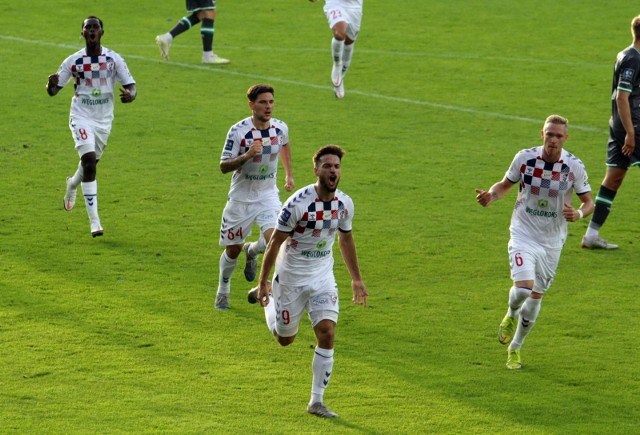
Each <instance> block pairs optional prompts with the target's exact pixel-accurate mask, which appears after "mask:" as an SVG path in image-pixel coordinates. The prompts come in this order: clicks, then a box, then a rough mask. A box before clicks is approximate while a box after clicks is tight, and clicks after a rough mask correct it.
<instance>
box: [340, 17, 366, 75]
mask: <svg viewBox="0 0 640 435" xmlns="http://www.w3.org/2000/svg"><path fill="white" fill-rule="evenodd" d="M346 14H347V22H348V25H347V28H346V34H345V39H344V47H343V49H342V78H343V79H344V76H345V75H346V74H347V70H348V69H349V66H351V58H352V57H353V49H354V47H355V42H356V39H357V38H358V33H359V32H360V23H361V22H362V10H356V9H347V10H346Z"/></svg>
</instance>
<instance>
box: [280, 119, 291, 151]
mask: <svg viewBox="0 0 640 435" xmlns="http://www.w3.org/2000/svg"><path fill="white" fill-rule="evenodd" d="M280 124H281V125H280V128H281V129H282V142H281V143H282V146H285V145H289V127H288V126H287V124H285V123H284V122H281V123H280Z"/></svg>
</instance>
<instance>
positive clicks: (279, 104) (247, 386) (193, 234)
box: [0, 0, 640, 434]
mask: <svg viewBox="0 0 640 435" xmlns="http://www.w3.org/2000/svg"><path fill="white" fill-rule="evenodd" d="M140 3H144V4H145V6H146V3H147V2H140ZM148 3H149V6H146V7H148V8H149V10H148V11H144V10H143V11H141V10H140V9H141V7H140V5H139V4H135V5H132V4H131V2H125V1H123V0H112V1H109V2H98V1H91V2H87V1H84V2H81V1H71V0H59V1H56V2H53V3H52V2H45V1H42V0H37V1H33V2H24V3H19V2H11V3H10V4H6V5H3V12H2V15H1V16H0V24H1V25H0V77H1V79H0V80H1V83H2V90H3V93H2V94H3V100H2V104H0V115H1V117H0V119H1V120H2V121H1V123H2V131H1V134H0V168H1V169H0V174H1V180H2V183H1V184H0V198H1V201H2V203H1V204H2V205H1V207H0V433H366V434H382V433H385V434H387V433H388V434H398V433H404V434H413V433H476V434H485V433H486V434H498V433H527V434H568V433H575V434H578V433H579V434H587V433H592V434H596V433H607V434H610V433H616V434H625V433H630V434H631V433H637V431H638V428H639V427H640V411H639V409H640V399H638V396H637V392H638V390H639V389H640V381H639V380H638V371H639V369H640V364H639V363H638V356H639V355H638V350H637V349H638V347H637V341H638V339H639V338H640V321H639V320H638V316H637V301H636V298H635V292H636V291H637V289H638V285H637V275H638V265H637V257H638V253H639V250H640V227H639V226H638V219H637V199H638V197H639V192H640V177H639V174H638V173H637V171H632V173H631V174H630V175H629V176H628V177H627V179H626V180H625V184H624V187H623V188H622V190H621V192H620V194H619V195H618V197H617V199H616V202H615V205H614V209H613V213H612V214H611V216H610V218H609V220H608V222H607V225H606V226H605V227H604V229H603V235H604V236H605V237H607V238H609V239H610V240H611V241H613V242H614V243H619V244H621V248H620V249H619V250H618V251H614V252H585V251H582V250H581V249H580V246H579V245H580V238H581V237H582V235H583V233H584V230H585V228H586V226H587V224H588V222H587V220H584V221H580V222H577V223H574V224H570V234H569V238H568V242H567V245H566V246H565V249H564V253H563V257H562V260H561V263H560V267H559V270H558V275H557V278H556V281H555V282H554V285H553V286H552V288H551V289H550V291H549V292H548V294H547V295H546V296H545V298H544V303H543V305H542V311H541V314H540V317H539V318H538V322H537V324H536V325H537V326H536V328H535V330H533V332H532V333H531V334H530V335H529V337H528V338H527V341H526V343H525V345H524V347H523V351H522V352H523V360H524V364H525V366H524V368H523V370H521V371H519V372H511V371H508V370H506V368H505V367H504V363H505V358H506V351H505V349H504V348H503V347H502V346H501V345H500V344H499V343H498V342H497V340H496V332H497V326H498V323H499V322H500V320H501V319H502V317H503V315H504V312H505V309H506V303H507V292H508V289H509V286H510V280H509V266H508V260H507V252H506V244H507V240H508V225H509V219H510V214H511V208H512V206H513V201H514V198H515V191H513V192H511V194H510V196H509V198H506V199H505V200H504V201H502V202H499V203H497V204H495V205H493V206H492V207H490V208H488V209H482V208H481V207H479V206H478V205H477V204H476V203H475V193H474V188H476V187H482V188H488V187H489V186H490V185H491V184H493V183H494V182H495V181H498V180H499V179H501V178H502V176H503V175H504V173H505V171H506V169H507V167H508V165H509V163H510V162H511V159H512V158H513V155H514V154H515V153H516V152H517V151H518V150H519V149H522V148H525V147H530V146H535V145H538V144H539V142H540V141H539V131H540V129H541V127H542V122H543V120H544V118H545V117H546V116H547V115H549V114H551V113H560V114H563V115H564V116H566V117H568V118H569V120H570V122H571V128H570V134H571V138H570V139H569V141H568V142H567V143H566V148H567V149H569V150H570V151H572V152H574V153H575V154H577V155H578V156H579V157H580V158H582V160H583V161H584V162H585V164H586V166H587V170H588V172H589V175H590V181H591V186H592V189H593V190H594V193H595V192H596V191H597V189H598V188H599V185H600V182H601V180H602V177H603V175H604V157H605V149H606V148H605V144H606V139H607V119H608V117H609V111H610V102H609V98H610V83H611V71H612V64H613V61H614V59H615V55H616V53H617V52H618V51H619V50H621V49H622V48H624V47H625V46H627V45H628V44H629V43H630V42H631V37H630V33H629V30H628V27H629V22H630V20H631V18H632V17H633V16H634V15H635V14H637V13H639V11H638V10H636V9H634V8H633V7H631V6H629V5H627V6H623V5H622V3H620V2H601V1H566V2H552V1H549V0H540V1H537V2H530V3H526V2H525V3H526V4H518V5H517V6H516V5H514V3H513V2H508V1H498V0H493V1H491V0H490V1H484V2H468V1H463V0H450V1H447V2H435V1H424V0H395V1H393V2H380V1H374V0H366V1H365V16H364V19H363V26H362V31H361V33H360V37H359V40H358V43H357V45H356V48H355V53H354V60H353V64H352V67H351V69H350V71H349V74H348V75H347V77H346V79H345V83H346V91H347V95H346V97H345V99H344V100H342V101H338V100H336V99H335V98H334V97H333V93H332V90H331V83H330V81H329V72H330V62H331V60H330V54H329V47H330V31H329V29H328V26H327V24H326V21H325V18H324V15H323V13H322V4H321V3H316V4H311V3H309V2H307V1H303V0H298V1H285V0H273V1H270V2H255V1H249V0H234V1H224V0H221V1H219V2H218V19H217V20H216V36H215V43H214V44H215V51H216V52H217V53H218V54H220V55H222V56H224V57H228V58H230V59H231V60H232V64H231V65H228V66H225V67H214V66H204V65H202V64H200V55H201V51H200V50H201V49H200V40H199V38H200V37H199V33H198V31H197V30H191V31H190V32H188V33H185V34H184V35H182V36H180V37H179V39H176V41H175V43H174V45H173V47H172V53H171V56H172V61H171V62H169V63H167V62H164V61H162V60H161V59H160V57H159V53H158V50H157V47H156V46H155V43H154V37H155V35H156V34H159V33H162V32H165V31H167V30H168V29H169V28H171V27H172V26H173V25H174V24H175V22H177V20H178V19H179V18H181V17H182V16H183V14H184V10H183V7H184V3H183V2H180V1H172V2H148ZM156 3H157V4H156ZM88 15H98V16H99V17H100V18H102V20H103V21H104V23H105V31H106V33H105V35H104V37H103V44H104V45H105V46H107V47H109V48H112V49H114V50H116V51H117V52H119V53H120V54H122V55H123V56H124V57H125V59H126V60H127V62H128V65H129V67H130V69H131V71H132V73H133V75H134V77H135V79H136V81H137V87H138V91H139V97H138V98H137V100H136V101H135V102H134V103H133V104H131V105H122V104H119V103H118V104H117V106H116V116H115V122H114V127H113V132H112V135H111V137H110V140H109V146H108V149H107V152H106V153H105V155H104V158H103V160H102V161H101V162H100V165H99V168H98V183H99V189H100V190H99V194H100V195H99V198H100V211H101V218H102V223H103V226H104V228H105V236H104V237H102V238H99V239H92V238H91V237H90V234H89V227H88V222H87V217H86V212H85V210H84V208H83V207H82V203H79V204H78V205H79V206H77V207H76V209H74V210H73V211H72V212H69V213H67V212H65V211H64V210H63V209H62V204H61V203H62V197H63V195H64V186H65V185H64V180H65V177H66V176H68V175H71V174H72V173H73V170H74V168H75V165H76V163H77V156H76V154H75V151H74V149H73V142H72V140H71V137H70V134H69V130H68V127H67V122H68V114H69V103H70V98H71V92H72V91H71V90H70V89H69V88H70V86H68V87H67V88H65V89H64V90H63V91H61V92H60V94H59V95H58V96H56V97H55V98H50V97H48V96H47V95H46V92H45V89H44V85H45V83H46V79H47V76H48V75H49V74H51V73H53V72H55V71H56V69H57V68H58V66H59V65H60V63H61V62H62V60H63V59H64V58H65V57H66V56H68V55H70V54H71V53H73V52H74V51H76V50H78V49H80V48H81V47H82V46H83V40H81V39H79V34H80V26H81V23H82V20H83V19H84V18H85V17H86V16H88ZM257 82H268V83H271V84H272V85H273V86H274V87H275V88H276V113H275V116H276V117H277V118H280V119H282V120H284V121H285V122H287V123H288V125H289V128H290V139H291V144H292V153H293V162H294V174H295V179H296V185H297V186H298V187H302V186H304V185H305V184H308V183H311V182H313V173H312V170H311V155H312V154H313V152H314V151H315V150H316V149H317V148H318V147H319V146H321V145H323V144H326V143H337V144H340V145H341V146H343V147H344V148H345V149H346V150H347V155H346V156H345V158H344V160H343V179H342V182H341V188H342V189H343V190H344V191H345V192H347V193H348V194H350V196H351V197H352V198H353V199H354V201H355V205H356V216H355V221H354V237H355V239H356V243H357V245H358V250H359V255H360V263H361V264H360V265H361V269H362V271H363V274H364V277H365V281H366V283H367V285H368V288H369V293H370V307H369V308H368V309H363V308H362V307H357V306H353V305H351V304H350V290H349V281H348V274H347V272H346V270H345V268H344V266H343V264H342V261H341V260H340V259H338V260H337V261H336V265H337V267H336V276H337V278H338V282H339V285H340V288H341V305H342V307H341V313H340V314H341V316H340V322H339V324H338V327H337V337H336V353H335V360H336V363H335V367H334V374H333V377H332V381H331V384H330V386H329V388H328V389H327V392H326V394H325V400H326V402H327V403H328V404H329V405H330V406H331V407H332V408H333V409H335V410H336V411H337V412H338V413H340V414H341V418H340V419H337V420H332V421H326V420H322V419H318V418H314V417H311V416H308V415H307V414H306V412H305V408H306V403H307V401H308V398H309V391H310V388H311V385H310V384H311V368H310V366H311V358H312V348H313V346H314V344H315V342H314V338H313V335H312V332H311V328H310V327H309V326H308V324H306V323H303V324H302V327H301V330H300V334H299V336H298V338H297V339H296V343H294V344H293V345H292V346H289V347H288V348H280V347H279V346H278V345H277V344H276V343H275V342H274V341H273V339H272V338H271V337H270V336H269V333H268V331H267V328H266V326H265V322H264V316H263V313H262V310H261V309H260V308H257V307H255V306H251V305H249V304H247V303H246V302H245V295H246V290H247V289H248V288H249V287H250V285H249V284H248V283H246V282H245V281H244V278H243V276H242V270H241V269H242V267H241V266H240V267H239V268H238V270H237V272H236V275H235V277H234V280H233V282H232V295H231V310H229V311H228V312H219V311H216V310H214V309H213V299H214V296H215V286H216V283H217V279H218V276H217V275H218V259H219V256H220V253H221V248H220V247H219V246H218V243H217V238H218V230H219V222H220V215H221V213H222V209H223V207H224V204H225V201H226V195H227V192H228V188H229V181H230V176H228V175H222V174H221V173H220V171H219V169H218V161H219V156H220V152H221V149H222V146H223V143H224V138H225V135H226V132H227V130H228V128H229V126H231V125H232V124H233V123H235V122H236V121H238V120H239V119H241V118H243V117H245V116H248V114H249V111H248V108H247V104H246V97H245V91H246V89H247V88H248V87H249V86H250V85H252V84H254V83H257ZM282 172H283V171H281V174H280V175H283V174H282ZM279 184H280V186H282V184H283V181H281V182H280V183H279ZM282 195H283V199H284V198H285V193H284V192H283V193H282ZM576 202H577V199H576ZM254 238H255V233H254ZM338 257H339V255H338Z"/></svg>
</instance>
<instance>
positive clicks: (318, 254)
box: [300, 251, 331, 258]
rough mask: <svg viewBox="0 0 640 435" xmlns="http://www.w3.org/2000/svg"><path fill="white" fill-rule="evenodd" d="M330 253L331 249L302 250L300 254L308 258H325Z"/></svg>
mask: <svg viewBox="0 0 640 435" xmlns="http://www.w3.org/2000/svg"><path fill="white" fill-rule="evenodd" d="M330 254H331V251H300V255H302V256H303V257H307V258H324V257H326V256H327V255H330Z"/></svg>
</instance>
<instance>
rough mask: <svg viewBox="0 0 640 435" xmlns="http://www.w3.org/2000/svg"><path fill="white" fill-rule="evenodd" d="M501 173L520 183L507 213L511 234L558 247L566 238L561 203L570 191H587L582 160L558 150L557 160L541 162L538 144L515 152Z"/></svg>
mask: <svg viewBox="0 0 640 435" xmlns="http://www.w3.org/2000/svg"><path fill="white" fill-rule="evenodd" d="M505 176H506V177H507V179H508V180H509V181H511V182H512V183H518V182H519V183H520V189H519V191H518V199H517V200H516V204H515V208H514V210H513V215H512V216H511V226H510V231H511V237H512V238H514V237H515V238H517V239H519V240H533V241H535V242H536V243H538V244H540V245H542V246H546V247H549V248H562V246H563V245H564V242H565V240H566V238H567V221H566V219H565V218H564V216H563V214H562V209H563V207H564V204H565V203H567V204H571V200H572V198H571V194H572V192H573V191H574V190H575V192H576V194H578V195H582V194H583V193H587V192H590V191H591V186H589V180H588V177H587V171H586V169H585V167H584V164H583V163H582V161H581V160H580V159H578V158H577V157H576V156H574V155H573V154H571V153H570V152H568V151H567V150H562V154H561V155H560V160H558V161H557V162H555V163H548V162H545V161H544V160H542V146H538V147H535V148H531V149H526V150H522V151H520V152H518V153H517V154H516V156H515V157H514V159H513V162H512V163H511V166H510V167H509V170H508V171H507V173H506V174H505Z"/></svg>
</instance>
